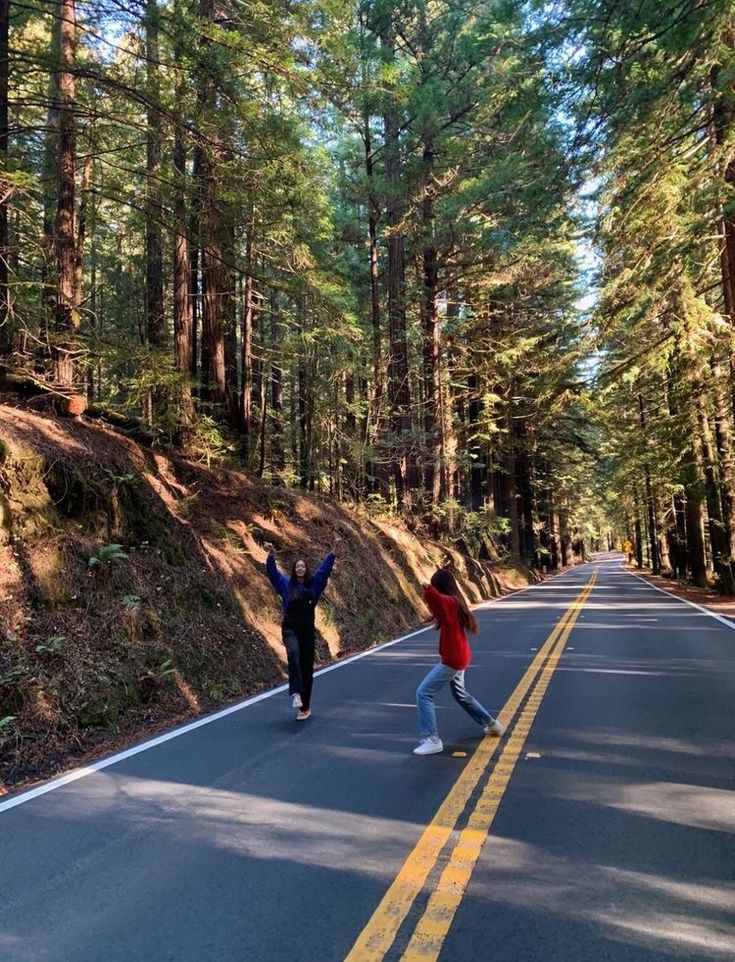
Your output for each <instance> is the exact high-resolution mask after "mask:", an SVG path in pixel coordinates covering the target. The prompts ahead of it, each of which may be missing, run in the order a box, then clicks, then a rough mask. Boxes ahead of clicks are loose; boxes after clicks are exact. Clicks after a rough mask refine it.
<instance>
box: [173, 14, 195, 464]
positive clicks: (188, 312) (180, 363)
mask: <svg viewBox="0 0 735 962" xmlns="http://www.w3.org/2000/svg"><path fill="white" fill-rule="evenodd" d="M174 10H175V12H176V13H177V14H179V16H180V6H179V4H178V3H177V4H176V5H175V7H174ZM176 49H177V61H178V59H179V56H180V55H181V45H180V42H179V41H177V48H176ZM175 92H176V102H177V104H180V103H181V102H182V100H183V97H184V76H183V73H182V72H181V71H180V70H179V71H177V73H176V82H175ZM173 167H174V185H173V191H174V196H173V215H174V232H173V235H174V236H173V287H174V289H173V312H174V359H175V365H176V370H177V372H178V374H179V378H180V380H179V388H178V404H177V422H178V425H177V428H176V438H175V440H176V443H177V444H178V445H179V446H180V447H181V448H184V449H186V448H187V447H188V446H189V444H190V441H191V434H192V429H193V425H194V420H195V411H194V400H193V398H192V393H191V383H190V382H191V378H192V354H193V345H192V340H193V329H192V328H193V313H192V305H193V299H192V298H191V296H190V261H189V249H188V241H187V236H186V133H185V130H184V126H183V123H177V124H176V128H175V130H174V152H173ZM193 373H194V375H195V374H196V370H195V371H194V372H193Z"/></svg>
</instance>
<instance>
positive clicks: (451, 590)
mask: <svg viewBox="0 0 735 962" xmlns="http://www.w3.org/2000/svg"><path fill="white" fill-rule="evenodd" d="M431 586H432V588H436V590H437V591H441V593H442V594H443V595H453V596H454V597H455V598H456V599H457V601H458V602H459V620H460V623H461V624H462V627H463V628H466V629H467V630H468V631H471V632H472V633H473V634H477V622H476V621H475V616H474V615H473V614H472V612H471V611H470V609H469V608H468V607H467V602H466V601H465V600H464V595H463V594H462V592H461V591H460V590H459V585H458V584H457V582H456V581H455V578H454V575H453V574H452V572H451V571H448V570H447V569H446V568H439V569H438V570H437V571H435V572H434V574H433V575H432V576H431Z"/></svg>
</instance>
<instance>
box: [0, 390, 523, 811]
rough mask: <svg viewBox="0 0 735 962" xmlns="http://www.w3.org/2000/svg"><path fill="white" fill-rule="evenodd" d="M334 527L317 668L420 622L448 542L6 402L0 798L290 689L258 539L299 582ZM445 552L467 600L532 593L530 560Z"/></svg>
mask: <svg viewBox="0 0 735 962" xmlns="http://www.w3.org/2000/svg"><path fill="white" fill-rule="evenodd" d="M335 535H339V536H341V538H342V543H341V547H340V549H339V552H338V561H337V565H336V567H335V572H334V575H333V577H332V579H331V580H330V583H329V586H328V589H327V591H326V592H325V595H324V598H323V601H322V602H321V603H320V605H319V608H318V616H317V628H318V638H319V646H318V658H319V661H320V663H321V664H326V663H328V662H329V661H331V660H333V659H335V658H339V657H341V656H342V655H344V654H346V653H352V652H355V651H359V650H363V649H365V648H368V647H370V646H371V645H375V644H377V643H379V642H382V641H384V640H386V639H388V638H391V637H395V636H396V635H397V634H400V633H401V632H404V631H407V630H410V629H411V628H414V627H416V626H417V625H418V624H419V623H420V622H421V621H422V620H423V619H424V618H425V617H426V609H425V606H424V603H423V599H422V597H421V584H422V582H423V581H425V580H427V578H428V577H429V576H430V574H431V572H432V570H433V569H434V567H435V566H436V565H437V563H439V562H440V561H441V559H442V558H443V557H444V555H445V554H446V553H447V546H446V545H444V544H439V543H438V542H436V541H433V540H430V539H427V537H426V536H425V534H424V533H422V532H416V533H412V532H411V531H409V530H408V529H407V528H406V527H405V526H404V525H403V524H401V523H400V522H399V521H397V520H396V519H394V518H390V517H375V516H371V515H369V514H367V513H366V512H364V511H360V510H357V509H354V510H350V509H348V508H346V507H344V506H342V505H338V504H335V503H334V502H331V501H329V500H328V499H326V498H321V497H318V496H315V495H309V496H308V497H307V496H305V495H302V494H300V493H298V492H294V491H291V490H288V489H285V488H277V487H273V486H270V485H266V484H263V483H260V482H258V481H257V480H254V479H253V478H251V477H249V476H248V475H246V474H245V473H243V472H242V471H237V470H234V469H231V468H227V467H222V466H217V467H206V466H204V465H203V464H200V463H197V462H196V461H194V460H191V459H186V458H183V457H174V456H167V455H164V454H162V453H158V452H154V451H151V450H149V449H146V448H142V447H140V446H138V445H137V444H135V443H134V442H133V441H131V440H129V439H126V438H124V437H122V436H120V435H119V434H116V433H115V432H114V431H113V430H111V429H110V428H107V427H104V426H102V425H100V424H87V423H84V422H82V421H72V420H68V419H59V418H56V417H54V416H50V415H47V414H43V413H34V412H31V411H29V410H26V409H24V408H23V407H21V406H17V405H9V404H2V403H0V794H3V793H4V792H7V791H9V790H17V789H18V788H19V787H22V786H25V785H27V784H28V783H29V782H30V781H33V780H37V779H39V778H45V777H48V776H51V775H53V774H56V773H57V772H59V771H61V770H64V769H65V768H68V767H70V766H73V765H75V764H79V763H80V762H84V761H87V760H89V759H90V758H93V757H96V756H98V755H100V754H105V753H108V752H110V751H112V750H114V749H117V748H119V747H121V746H123V745H127V744H130V743H131V742H134V741H137V740H140V739H142V738H144V737H146V736H148V735H150V734H151V733H152V732H155V731H158V730H160V729H162V728H169V727H171V726H172V725H174V724H177V723H179V722H183V721H185V720H187V719H190V718H192V717H193V716H196V715H198V714H201V713H204V712H209V711H212V710H214V709H217V708H219V707H221V706H222V705H224V704H227V703H228V702H231V701H233V700H235V699H239V698H242V697H243V696H246V695H248V694H251V693H254V692H256V691H261V690H263V689H265V688H267V687H270V686H272V685H274V684H277V683H280V682H281V681H282V680H283V678H284V677H285V672H284V669H285V665H284V661H283V649H282V645H281V642H280V628H279V623H280V612H279V607H278V603H277V600H276V597H275V594H274V593H273V591H272V590H271V588H270V585H269V584H268V582H267V579H266V578H265V574H264V569H263V561H264V557H265V552H264V550H263V548H262V544H263V543H264V542H266V541H271V542H273V544H274V545H275V547H276V550H277V552H278V558H279V563H280V564H281V565H282V567H283V568H284V569H285V570H288V569H289V568H290V565H291V564H292V562H293V561H294V560H295V559H296V558H297V557H304V558H305V559H306V560H307V562H308V563H309V564H311V565H315V564H317V563H318V561H319V560H320V559H321V557H322V556H323V555H324V554H325V553H326V552H327V551H328V550H329V548H330V546H331V544H332V542H333V539H334V536H335ZM116 546H117V547H116ZM449 552H450V553H451V554H452V557H453V561H454V565H455V570H456V572H457V574H458V576H459V578H460V580H461V582H462V584H463V587H464V589H465V591H466V594H467V596H468V600H470V601H471V602H476V601H480V600H482V599H484V598H488V597H491V596H494V595H498V594H503V593H506V592H508V591H511V590H514V589H517V588H520V587H524V586H525V585H527V584H528V581H529V577H530V575H529V573H528V572H527V571H525V570H524V569H522V568H521V567H519V566H514V565H512V564H508V565H502V564H497V563H495V564H493V563H490V562H483V561H476V560H474V559H472V558H470V557H468V555H467V554H466V553H464V552H460V551H459V550H457V549H456V548H452V547H451V546H450V548H449Z"/></svg>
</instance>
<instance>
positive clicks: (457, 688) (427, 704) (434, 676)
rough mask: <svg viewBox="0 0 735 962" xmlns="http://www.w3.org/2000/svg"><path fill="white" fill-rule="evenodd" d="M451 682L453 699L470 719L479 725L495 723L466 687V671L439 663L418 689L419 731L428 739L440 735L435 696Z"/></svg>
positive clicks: (450, 688) (450, 687)
mask: <svg viewBox="0 0 735 962" xmlns="http://www.w3.org/2000/svg"><path fill="white" fill-rule="evenodd" d="M447 682H449V690H450V691H451V693H452V697H453V698H454V700H455V701H456V702H457V704H458V705H459V707H460V708H464V710H465V711H466V712H467V714H468V715H469V716H470V718H472V719H474V720H475V721H476V722H477V723H478V725H487V723H488V722H491V721H493V720H494V719H493V716H492V715H491V714H490V712H489V711H488V710H487V708H485V707H484V706H483V705H481V704H480V702H479V701H478V700H477V699H476V698H474V697H473V696H472V695H471V694H470V693H469V692H468V691H467V689H466V688H465V686H464V669H462V670H461V671H457V669H456V668H450V667H449V665H445V664H443V662H441V661H440V662H439V664H438V665H434V667H433V668H432V669H431V671H430V672H429V674H428V675H427V676H426V678H424V680H423V681H422V682H421V684H420V685H419V687H418V688H417V689H416V708H417V709H418V713H419V731H420V732H421V734H422V735H423V736H424V737H425V738H428V737H429V735H438V734H439V731H438V729H437V727H436V709H435V707H434V695H436V694H437V692H439V691H440V690H441V689H442V688H443V687H444V685H446V684H447Z"/></svg>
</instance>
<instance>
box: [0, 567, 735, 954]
mask: <svg viewBox="0 0 735 962" xmlns="http://www.w3.org/2000/svg"><path fill="white" fill-rule="evenodd" d="M478 616H479V620H480V625H481V631H480V635H479V636H478V638H477V639H476V640H475V641H474V644H473V647H474V651H475V659H474V663H473V666H472V667H471V669H470V670H469V672H468V687H469V688H470V690H472V691H473V692H474V693H476V694H477V695H478V696H479V697H480V698H481V700H483V701H485V703H486V704H487V705H488V707H490V708H491V709H497V710H500V709H501V708H502V709H503V718H504V719H506V720H507V721H509V722H510V724H509V728H508V731H507V732H506V735H505V736H504V737H503V739H502V740H501V741H500V743H499V744H498V743H497V740H492V739H489V738H486V739H482V738H480V737H479V733H478V731H477V728H476V726H474V724H473V723H472V722H471V720H470V719H469V718H467V717H466V716H465V715H464V713H462V712H461V711H460V710H459V709H457V707H456V706H455V705H454V704H453V702H452V701H451V699H450V698H449V695H448V693H445V694H443V695H442V696H440V699H439V705H440V708H439V724H440V728H441V734H442V736H443V738H444V742H445V746H446V747H445V752H444V753H443V754H442V755H435V756H429V757H425V758H417V757H415V756H413V755H412V754H411V749H412V748H413V747H414V745H415V744H416V742H417V737H416V734H415V728H416V722H415V710H414V707H413V699H414V692H415V688H416V685H417V683H418V682H419V681H420V679H421V678H422V676H423V674H424V672H425V671H426V670H427V669H428V667H429V666H430V665H431V664H433V662H434V660H435V653H436V634H435V632H434V631H432V630H429V631H424V632H422V633H419V634H415V635H414V636H412V637H408V638H407V639H405V640H403V641H400V642H398V643H396V644H393V645H390V646H385V647H383V648H381V649H378V650H376V651H373V652H372V653H370V654H369V655H367V656H366V657H361V658H358V659H356V660H353V661H351V662H349V663H345V664H342V665H340V666H339V667H338V668H337V669H335V670H332V671H327V672H326V673H324V674H322V675H319V676H318V677H317V679H316V684H315V698H314V705H313V708H314V713H315V714H314V717H313V718H312V719H311V720H310V721H309V722H307V723H305V724H302V723H298V724H297V723H296V722H295V721H294V720H293V717H292V716H293V713H292V712H291V711H290V709H287V707H286V705H287V698H286V695H285V694H284V693H282V692H278V693H276V694H274V695H273V696H272V697H265V698H261V699H260V700H256V701H255V702H254V703H250V704H248V705H246V706H245V707H243V708H242V710H238V711H235V712H232V713H230V714H228V715H226V716H224V717H220V718H218V719H215V720H212V721H211V722H209V723H207V724H204V725H201V726H200V727H198V728H196V729H195V730H193V731H188V732H185V733H182V734H181V735H179V736H178V737H175V738H172V739H170V740H168V741H166V742H165V743H163V744H159V745H156V746H154V747H151V748H149V749H147V750H144V751H142V752H139V753H137V754H135V755H133V756H129V757H127V758H124V759H122V760H120V761H117V762H115V763H114V764H112V765H109V766H108V767H106V768H104V769H103V770H99V771H95V772H93V773H91V774H89V775H86V776H85V777H82V778H79V779H77V780H75V781H73V782H70V783H68V784H66V785H63V786H60V787H56V788H54V789H53V790H51V791H48V792H46V793H45V794H41V795H36V796H35V797H31V798H22V797H21V799H20V803H19V804H15V803H16V802H18V801H19V799H18V798H11V799H5V800H3V801H0V959H1V960H3V962H47V960H48V962H165V960H172V962H231V960H232V962H234V960H238V962H260V960H269V962H270V960H275V962H280V960H291V959H295V960H296V959H297V960H299V962H330V960H344V959H346V958H347V957H348V956H349V958H350V960H351V962H371V960H375V962H378V960H381V959H387V960H395V959H399V958H405V959H407V960H411V959H419V958H441V959H442V960H444V962H446V960H452V962H464V960H468V962H469V960H471V962H480V960H492V962H525V960H539V962H542V960H543V962H567V960H570V962H587V960H590V962H592V960H594V962H598V960H614V962H653V960H668V959H671V960H684V959H697V960H700V959H701V960H713V959H719V960H733V959H735V834H734V833H735V783H734V778H733V775H734V774H735V766H734V765H733V758H734V757H735V740H734V739H733V734H734V732H733V727H734V726H733V721H734V716H735V630H733V628H732V627H729V626H728V625H725V624H722V623H721V622H720V621H718V620H717V619H716V618H714V617H712V616H710V615H707V614H705V613H703V612H702V611H700V610H697V609H695V608H694V607H691V606H688V605H686V604H684V603H682V602H680V601H678V600H676V599H674V598H672V597H671V596H668V595H666V594H664V593H662V592H660V591H658V590H656V589H655V588H652V587H650V586H648V585H647V584H646V583H644V582H643V581H641V580H640V579H638V578H635V577H634V576H632V575H629V574H627V573H626V572H624V571H623V570H622V569H621V568H620V566H619V560H618V559H617V558H615V559H612V558H610V557H604V556H603V558H602V561H601V562H600V563H593V564H587V565H583V566H580V567H578V568H576V569H575V570H573V571H571V572H569V573H567V574H564V575H562V576H560V577H556V578H553V579H551V580H549V581H547V582H545V583H544V584H543V585H539V586H536V587H534V588H532V589H530V590H528V591H524V592H521V593H518V594H515V595H512V596H509V597H508V598H505V599H503V600H502V601H500V602H498V603H494V604H491V605H488V606H487V607H485V608H483V609H482V610H481V611H480V612H478ZM575 619H576V622H575ZM555 626H557V627H556V631H554V629H555ZM549 636H551V640H550V641H549V642H548V643H547V645H546V648H544V644H545V642H547V639H549ZM564 644H565V645H566V647H565V648H564V649H563V650H562V647H561V646H562V645H564ZM529 669H530V671H529ZM463 792H464V795H463V794H462V793H463ZM445 799H446V800H447V801H446V802H445ZM443 803H444V805H443V807H442V808H441V809H440V806H442V804H443ZM437 813H439V814H438V815H437ZM437 839H438V840H439V841H438V842H437ZM458 843H459V844H458ZM432 846H433V848H432ZM399 873H401V874H400V877H399V881H398V882H395V880H396V877H397V876H399ZM381 900H382V902H381ZM386 933H387V934H386Z"/></svg>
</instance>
